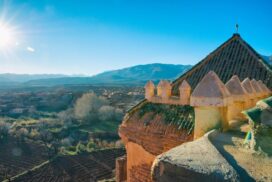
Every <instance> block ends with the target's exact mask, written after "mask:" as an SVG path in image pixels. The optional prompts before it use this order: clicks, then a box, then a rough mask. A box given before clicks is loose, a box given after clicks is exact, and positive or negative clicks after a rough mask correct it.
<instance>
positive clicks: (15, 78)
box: [0, 73, 67, 83]
mask: <svg viewBox="0 0 272 182" xmlns="http://www.w3.org/2000/svg"><path fill="white" fill-rule="evenodd" d="M63 77H67V76H66V75H61V74H13V73H3V74H0V83H1V82H2V81H5V82H17V83H23V82H27V81H30V80H37V79H48V78H63Z"/></svg>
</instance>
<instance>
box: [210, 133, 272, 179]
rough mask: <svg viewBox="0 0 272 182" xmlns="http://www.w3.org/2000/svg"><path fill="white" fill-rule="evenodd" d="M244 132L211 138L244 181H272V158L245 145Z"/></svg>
mask: <svg viewBox="0 0 272 182" xmlns="http://www.w3.org/2000/svg"><path fill="white" fill-rule="evenodd" d="M244 136H245V134H244V133H243V132H239V131H230V132H227V133H218V134H217V135H215V136H213V137H211V141H212V143H213V144H214V145H215V147H216V148H217V149H218V151H219V152H220V153H221V154H222V155H223V156H224V157H225V159H226V160H227V161H228V162H229V163H230V164H231V165H232V166H233V167H234V169H235V170H236V171H237V172H238V173H239V175H240V177H241V179H242V180H244V181H254V180H256V181H272V157H268V156H267V155H265V154H263V153H260V152H254V151H252V150H251V149H249V148H247V147H246V146H245V144H244Z"/></svg>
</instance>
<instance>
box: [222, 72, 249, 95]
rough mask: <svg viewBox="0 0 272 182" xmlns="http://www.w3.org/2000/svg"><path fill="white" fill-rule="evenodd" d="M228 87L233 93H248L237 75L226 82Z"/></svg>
mask: <svg viewBox="0 0 272 182" xmlns="http://www.w3.org/2000/svg"><path fill="white" fill-rule="evenodd" d="M226 87H227V89H228V90H229V92H230V93H231V94H232V95H244V94H245V93H246V91H245V90H244V88H243V87H242V85H241V82H240V80H239V78H238V76H237V75H234V76H232V77H231V79H230V80H229V81H228V82H227V83H226Z"/></svg>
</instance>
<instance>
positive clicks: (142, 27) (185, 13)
mask: <svg viewBox="0 0 272 182" xmlns="http://www.w3.org/2000/svg"><path fill="white" fill-rule="evenodd" d="M271 10H272V2H270V1H269V0H255V1H253V0H241V1H238V0H236V1H234V0H228V1H218V0H217V1H209V0H205V1H203V0H192V1H189V0H186V1H184V0H176V1H175V0H156V1H155V0H134V1H132V0H9V1H6V0H0V17H1V18H0V24H1V22H2V24H5V25H6V24H8V25H7V26H8V27H9V29H11V31H12V35H13V36H14V38H13V39H12V41H13V43H14V45H13V46H9V47H5V48H2V49H1V48H0V64H1V66H0V73H4V72H5V73H6V72H12V73H64V74H87V75H92V74H96V73H99V72H102V71H105V70H112V69H118V68H123V67H127V66H132V65H137V64H148V63H154V62H160V63H170V64H195V63H197V62H198V61H200V60H201V59H202V58H204V57H205V56H206V55H207V54H208V53H210V52H211V51H213V50H214V49H215V48H217V47H218V46H219V45H220V44H221V43H223V42H224V41H226V40H227V39H228V38H229V37H231V36H232V34H233V33H234V32H235V24H236V23H239V25H240V28H239V33H240V34H241V36H242V37H243V38H244V39H245V40H246V41H247V42H249V44H251V45H252V46H253V47H254V48H255V49H256V50H257V51H258V52H260V53H262V54H265V55H272V33H271V32H272V21H271V20H272V13H271ZM0 32H1V31H0ZM0 37H1V35H0ZM0 41H1V40H0Z"/></svg>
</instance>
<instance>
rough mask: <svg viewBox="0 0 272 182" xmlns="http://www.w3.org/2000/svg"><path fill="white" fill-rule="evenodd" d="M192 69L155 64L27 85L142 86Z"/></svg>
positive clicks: (51, 79) (171, 77)
mask: <svg viewBox="0 0 272 182" xmlns="http://www.w3.org/2000/svg"><path fill="white" fill-rule="evenodd" d="M191 67H192V66H191V65H173V64H159V63H155V64H147V65H137V66H133V67H128V68H124V69H119V70H113V71H106V72H103V73H100V74H97V75H95V76H92V77H63V78H46V79H35V80H31V81H28V82H26V83H25V84H26V85H36V86H46V85H47V86H53V85H63V84H99V85H142V84H144V83H145V82H146V81H147V80H153V81H158V80H160V79H167V80H174V79H175V78H177V77H178V76H180V75H181V74H183V73H184V72H186V71H187V70H188V69H190V68H191Z"/></svg>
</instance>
